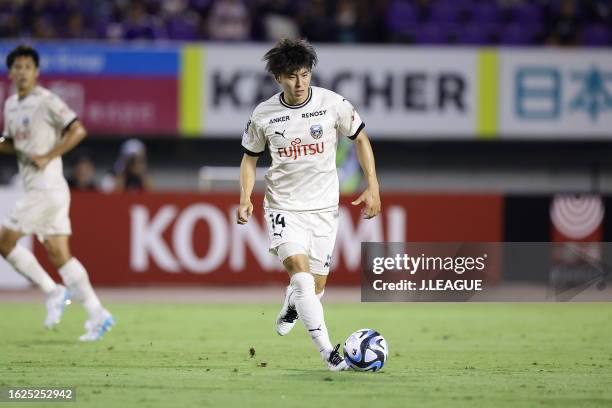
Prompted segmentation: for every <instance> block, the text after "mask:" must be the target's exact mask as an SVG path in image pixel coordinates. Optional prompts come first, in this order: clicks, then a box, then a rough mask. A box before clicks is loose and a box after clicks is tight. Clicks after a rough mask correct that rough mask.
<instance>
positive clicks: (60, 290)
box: [0, 228, 69, 329]
mask: <svg viewBox="0 0 612 408" xmlns="http://www.w3.org/2000/svg"><path fill="white" fill-rule="evenodd" d="M22 236H23V234H22V233H21V232H19V231H14V230H11V229H6V228H3V229H2V230H1V231H0V254H2V256H3V257H4V258H5V259H6V260H7V262H8V263H9V264H11V266H12V267H13V268H14V269H15V270H16V271H17V272H19V273H21V274H22V275H24V276H26V277H27V278H29V279H30V280H31V281H32V282H34V283H35V284H36V285H38V287H40V289H41V290H42V291H43V292H44V294H45V297H46V299H45V306H46V308H47V316H46V317H45V322H44V325H45V327H46V328H48V329H51V328H52V327H53V326H55V325H56V324H58V323H59V321H60V319H61V317H62V313H63V312H64V308H65V307H66V304H67V301H68V298H69V297H68V293H67V291H66V288H65V287H64V286H63V285H58V284H56V283H55V282H54V281H53V279H51V277H50V276H49V274H48V273H47V271H45V270H44V269H43V267H42V266H41V265H40V264H39V263H38V261H37V260H36V257H35V256H34V254H32V252H30V251H28V250H27V249H26V248H24V247H22V246H21V245H17V241H18V240H19V239H20V238H21V237H22Z"/></svg>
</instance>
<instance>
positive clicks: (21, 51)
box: [6, 44, 40, 69]
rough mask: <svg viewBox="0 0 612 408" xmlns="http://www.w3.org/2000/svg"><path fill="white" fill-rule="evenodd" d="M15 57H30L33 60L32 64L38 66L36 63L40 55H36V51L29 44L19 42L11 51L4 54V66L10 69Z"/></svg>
mask: <svg viewBox="0 0 612 408" xmlns="http://www.w3.org/2000/svg"><path fill="white" fill-rule="evenodd" d="M17 57H30V58H32V60H34V65H36V68H38V64H39V62H40V57H39V56H38V51H36V50H35V49H34V48H32V47H30V46H29V45H25V44H21V45H18V46H17V47H15V49H13V51H11V52H10V53H9V55H7V56H6V66H7V68H8V69H11V67H12V66H13V63H14V62H15V60H16V59H17Z"/></svg>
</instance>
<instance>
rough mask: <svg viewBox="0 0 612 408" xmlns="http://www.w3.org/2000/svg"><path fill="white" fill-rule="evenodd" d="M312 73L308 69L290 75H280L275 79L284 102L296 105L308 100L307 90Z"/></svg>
mask: <svg viewBox="0 0 612 408" xmlns="http://www.w3.org/2000/svg"><path fill="white" fill-rule="evenodd" d="M311 78H312V73H311V72H310V70H309V69H308V68H302V69H299V70H297V71H295V72H292V73H290V74H281V75H279V77H278V78H277V81H278V83H279V84H280V86H281V88H283V92H284V96H285V100H286V101H287V102H288V103H290V104H292V105H298V104H300V103H302V102H304V101H305V100H306V98H308V88H309V87H310V79H311Z"/></svg>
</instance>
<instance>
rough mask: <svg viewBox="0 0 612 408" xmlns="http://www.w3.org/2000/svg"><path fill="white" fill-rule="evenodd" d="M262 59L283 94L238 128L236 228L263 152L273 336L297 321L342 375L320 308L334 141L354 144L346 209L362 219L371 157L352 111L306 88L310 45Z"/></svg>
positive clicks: (368, 207)
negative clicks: (286, 278)
mask: <svg viewBox="0 0 612 408" xmlns="http://www.w3.org/2000/svg"><path fill="white" fill-rule="evenodd" d="M264 59H266V60H267V61H268V65H267V68H268V71H269V72H270V73H272V74H273V75H274V77H275V79H276V80H277V82H278V83H279V84H280V85H281V88H282V89H283V91H282V92H281V93H278V94H276V95H274V96H272V97H271V98H270V99H268V100H266V101H264V102H262V103H260V104H259V105H258V106H257V107H256V108H255V110H254V112H253V114H252V116H251V119H250V121H249V122H248V124H247V126H246V129H245V132H244V135H243V138H242V146H243V148H244V150H245V154H244V156H243V159H242V163H241V197H240V205H239V208H238V212H237V221H238V223H239V224H245V223H246V222H248V218H249V217H250V215H251V214H252V211H253V205H252V203H251V200H250V196H251V192H252V189H253V184H254V173H255V164H256V162H257V158H258V157H259V156H260V155H261V154H263V152H264V150H265V147H266V146H267V147H268V149H269V153H270V155H271V157H272V165H271V166H270V169H269V170H268V172H267V175H266V178H265V181H266V192H265V199H264V203H263V205H264V213H265V220H266V223H267V226H268V232H269V236H270V252H271V253H273V254H274V255H277V256H278V258H279V259H280V261H281V262H282V263H283V265H284V267H285V269H286V270H287V272H288V273H289V275H290V277H291V278H290V285H289V286H288V287H287V290H286V294H285V300H284V303H283V307H282V309H281V311H280V313H279V315H278V318H277V321H276V331H277V333H278V334H280V335H281V336H284V335H286V334H288V333H289V331H290V330H291V329H292V328H293V326H294V325H295V321H296V320H297V318H298V316H299V318H300V319H301V320H302V322H303V323H304V326H305V327H306V330H307V331H308V333H309V334H310V336H311V338H312V340H313V341H314V343H315V345H316V346H317V349H318V351H319V353H320V355H321V357H322V359H323V361H325V362H326V363H327V366H328V369H330V370H331V371H342V370H345V369H347V365H346V363H345V362H344V359H343V358H342V357H341V356H340V355H339V353H338V346H339V345H338V346H336V347H335V348H334V347H333V346H332V343H331V341H330V339H329V334H328V330H327V327H326V324H325V321H324V316H323V307H322V305H321V301H320V298H321V296H322V295H323V292H324V288H325V283H326V281H327V275H328V274H329V268H330V263H331V255H332V252H333V249H334V244H335V240H336V232H337V229H338V199H339V183H338V174H337V170H336V144H337V140H338V138H339V137H349V138H350V139H353V140H355V143H356V144H357V155H358V157H359V161H360V164H361V167H362V169H363V171H364V173H365V175H366V179H367V180H368V188H367V189H366V190H365V191H364V193H363V194H362V195H361V196H360V197H359V198H358V199H357V200H356V201H354V202H353V204H354V205H358V204H360V203H362V202H363V203H365V209H364V211H363V213H364V216H365V217H366V218H371V217H373V216H376V215H377V214H378V213H379V212H380V197H379V193H378V182H377V179H376V173H375V166H374V156H373V153H372V149H371V146H370V143H369V140H368V137H367V135H366V133H365V131H364V130H363V128H364V124H363V122H362V121H361V118H360V117H359V114H358V113H357V112H356V111H355V109H354V108H353V106H352V105H351V104H350V103H349V102H348V101H347V100H346V99H345V98H343V97H342V96H340V95H338V94H337V93H335V92H332V91H330V90H327V89H324V88H320V87H314V86H312V87H311V86H310V79H311V70H312V67H313V66H314V64H315V63H316V53H315V52H314V49H313V48H312V46H311V45H310V44H308V43H307V42H306V41H304V40H297V41H295V40H281V41H280V42H279V43H278V44H277V45H276V47H275V48H273V49H272V50H270V51H269V52H268V53H267V54H266V56H265V57H264ZM275 66H280V67H281V68H280V69H277V68H275Z"/></svg>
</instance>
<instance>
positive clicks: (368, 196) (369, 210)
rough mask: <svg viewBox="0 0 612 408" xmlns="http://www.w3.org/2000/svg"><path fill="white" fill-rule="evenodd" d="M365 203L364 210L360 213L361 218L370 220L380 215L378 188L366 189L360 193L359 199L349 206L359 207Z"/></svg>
mask: <svg viewBox="0 0 612 408" xmlns="http://www.w3.org/2000/svg"><path fill="white" fill-rule="evenodd" d="M361 203H365V208H364V209H363V210H362V211H361V213H362V214H363V218H365V219H370V218H373V217H376V216H377V215H378V214H380V194H379V192H378V188H374V187H368V188H366V190H365V191H364V192H363V193H361V195H360V196H359V198H357V199H356V200H355V201H353V202H352V203H351V204H353V205H359V204H361Z"/></svg>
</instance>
